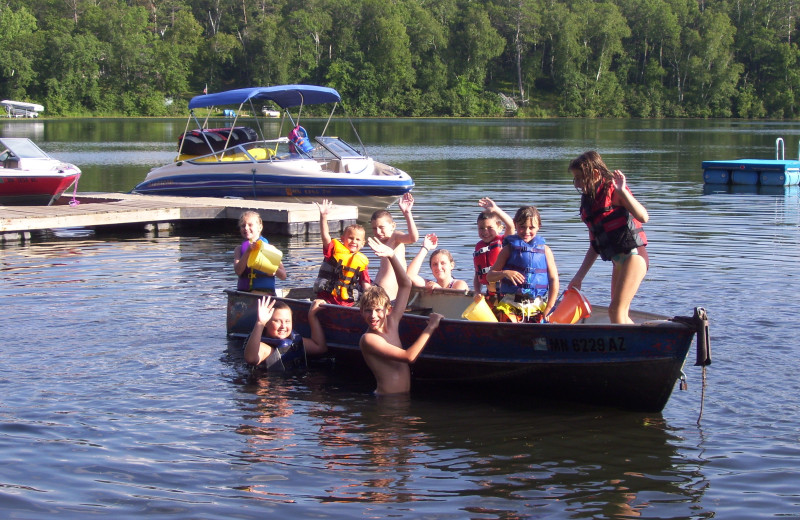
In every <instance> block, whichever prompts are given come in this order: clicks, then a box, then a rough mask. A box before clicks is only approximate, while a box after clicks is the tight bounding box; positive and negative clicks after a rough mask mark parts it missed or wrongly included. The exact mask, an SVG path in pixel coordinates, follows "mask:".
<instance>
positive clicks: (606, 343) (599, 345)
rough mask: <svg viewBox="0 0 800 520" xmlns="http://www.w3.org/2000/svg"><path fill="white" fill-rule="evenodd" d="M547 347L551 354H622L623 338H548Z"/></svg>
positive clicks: (623, 349) (623, 347)
mask: <svg viewBox="0 0 800 520" xmlns="http://www.w3.org/2000/svg"><path fill="white" fill-rule="evenodd" d="M547 347H548V350H550V351H552V352H569V351H570V350H572V351H573V352H624V351H625V338H624V337H616V338H614V337H609V338H574V339H572V340H567V339H561V338H549V339H548V342H547Z"/></svg>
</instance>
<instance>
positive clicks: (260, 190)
mask: <svg viewBox="0 0 800 520" xmlns="http://www.w3.org/2000/svg"><path fill="white" fill-rule="evenodd" d="M325 104H330V105H333V107H332V108H331V111H330V114H329V115H328V117H327V120H326V121H325V122H324V126H323V128H322V130H321V131H320V132H319V133H318V134H317V135H316V136H315V137H314V139H313V140H312V139H311V136H310V135H309V132H308V131H307V130H306V129H305V128H304V127H303V126H301V124H300V122H301V117H302V112H303V108H304V107H306V106H311V105H325ZM340 104H341V96H340V95H339V93H338V92H337V91H336V90H335V89H333V88H330V87H323V86H317V85H279V86H272V87H249V88H240V89H235V90H228V91H224V92H217V93H211V94H203V95H201V96H196V97H194V98H192V99H191V100H190V101H189V119H188V121H187V124H186V129H185V131H184V133H183V134H181V135H180V136H179V138H178V155H177V157H176V158H175V161H174V162H172V163H170V164H167V165H164V166H161V167H158V168H154V169H152V170H151V171H150V172H149V173H148V174H147V177H146V178H145V180H144V181H143V182H141V183H139V184H138V185H137V186H136V187H135V188H134V189H133V192H134V193H143V194H155V195H175V196H189V197H236V198H244V199H257V200H276V201H288V202H318V201H321V200H322V199H329V200H332V201H333V202H334V203H335V204H343V205H355V206H358V207H359V215H360V218H361V219H362V220H363V219H367V218H368V217H369V215H371V214H372V212H373V211H375V210H376V209H383V208H386V207H387V206H389V205H390V204H392V203H393V202H394V201H396V200H397V199H398V198H400V197H401V196H402V195H403V194H405V193H406V192H408V191H410V190H411V189H412V188H413V187H414V181H413V180H412V179H411V177H410V176H409V175H408V174H407V173H406V172H404V171H402V170H400V169H398V168H395V167H393V166H389V165H387V164H384V163H381V162H378V161H376V160H374V159H373V158H372V157H370V156H369V155H368V154H367V153H366V149H365V147H364V145H363V143H362V142H361V138H360V137H359V135H358V132H357V131H356V129H355V126H354V125H353V123H352V121H350V127H351V129H352V132H353V135H354V136H355V138H356V139H357V140H358V147H356V146H354V145H351V144H350V143H349V142H347V141H345V140H344V139H342V138H340V137H338V136H331V135H326V132H327V130H328V128H329V125H330V122H331V120H332V119H333V116H334V113H335V111H336V109H337V107H338V106H339V105H340ZM231 106H233V107H236V108H235V109H233V110H231V109H227V110H222V109H221V107H231ZM274 106H277V107H278V108H280V109H281V111H282V112H283V117H282V118H281V120H280V124H279V125H276V124H275V123H274V122H270V123H268V124H266V123H265V122H264V121H263V120H262V119H260V118H258V117H256V115H257V114H259V113H264V114H266V113H267V112H268V111H269V112H271V111H272V110H271V108H272V107H274ZM202 109H205V110H202ZM293 110H296V113H293V112H292V111H293ZM201 112H204V114H201ZM220 114H222V115H223V117H222V119H223V122H222V123H221V124H219V125H218V124H217V123H216V118H218V117H219V116H220ZM224 116H228V117H224ZM231 116H232V117H231ZM212 121H214V123H213V124H212ZM192 123H194V126H195V127H196V128H195V129H194V130H189V127H190V125H191V124H192ZM275 126H277V127H278V128H277V135H272V136H271V137H267V136H266V131H267V130H268V129H270V128H274V127H275Z"/></svg>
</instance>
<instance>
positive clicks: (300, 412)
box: [237, 370, 713, 518]
mask: <svg viewBox="0 0 800 520" xmlns="http://www.w3.org/2000/svg"><path fill="white" fill-rule="evenodd" d="M301 381H302V383H301V384H302V386H303V387H305V389H304V390H303V391H300V388H299V387H295V386H294V385H295V383H296V382H297V383H300V382H301ZM339 384H346V383H342V382H341V381H337V379H336V376H335V375H333V374H332V373H329V372H324V371H322V372H320V371H315V370H312V371H311V372H310V373H309V374H308V375H307V376H305V377H304V378H302V379H298V380H296V381H294V380H293V381H292V382H291V384H290V387H292V388H293V389H292V390H290V391H287V390H286V384H285V378H283V377H280V376H277V377H276V375H273V374H271V375H263V376H261V377H260V378H259V379H258V380H257V383H252V381H251V382H249V383H247V384H243V385H242V386H240V392H241V393H242V396H243V398H242V399H241V400H240V403H241V405H242V407H243V408H242V410H243V412H244V414H243V424H242V426H241V427H239V428H238V429H237V432H238V433H239V434H241V435H244V436H246V437H247V446H248V451H247V452H243V453H242V457H243V459H245V460H247V461H248V462H249V463H250V464H252V465H253V468H252V470H251V473H254V474H261V472H262V470H264V471H265V472H266V471H268V468H274V467H275V466H276V465H277V466H278V467H291V466H295V465H297V464H298V463H302V462H301V461H303V460H305V461H306V462H305V465H306V468H307V470H308V471H324V472H325V473H326V474H327V475H328V478H327V479H326V480H325V483H324V486H323V487H320V488H318V489H309V488H308V485H304V484H302V483H300V482H295V483H294V485H295V486H299V487H300V488H301V489H300V490H299V492H300V493H301V494H303V495H305V494H309V495H310V496H313V497H314V498H315V500H318V501H321V502H326V503H339V504H344V503H359V502H367V503H370V504H405V506H404V508H405V510H406V511H408V512H416V513H418V514H424V513H426V512H427V513H430V512H431V511H439V512H444V511H448V512H450V513H453V512H454V511H461V512H462V513H465V514H468V515H488V516H491V517H496V518H522V517H529V515H530V514H531V512H533V511H535V512H536V514H537V515H540V516H553V517H562V516H563V515H570V516H571V517H575V518H600V517H602V518H622V517H635V516H645V517H647V516H650V517H652V516H659V517H664V516H665V514H664V513H665V512H667V511H668V512H669V514H668V515H666V516H670V517H675V518H677V517H693V518H702V517H711V516H713V515H712V514H711V513H708V514H705V513H704V512H703V510H702V508H701V507H700V506H699V505H698V504H700V503H701V501H702V500H701V499H702V496H703V494H704V492H705V490H706V487H707V482H706V478H705V477H704V475H703V466H704V463H705V462H704V461H703V460H702V459H700V458H691V457H690V456H689V455H687V454H686V450H685V448H684V450H683V453H680V452H679V451H678V448H677V447H678V446H680V445H681V444H683V443H684V442H683V441H684V439H683V438H682V437H681V436H680V431H679V430H675V429H674V428H672V427H670V426H669V425H668V424H667V421H666V420H665V419H664V418H663V417H662V416H661V415H660V414H655V415H640V414H630V413H622V412H618V411H615V410H605V409H597V408H589V407H587V408H583V409H581V408H577V409H576V407H570V409H569V410H566V409H562V408H557V407H552V408H548V407H538V408H535V409H534V410H530V409H529V408H527V407H520V406H518V405H513V404H508V405H504V404H503V403H497V402H496V401H485V402H484V401H481V400H480V399H478V400H474V399H470V400H467V399H461V400H459V399H458V398H455V399H453V398H452V396H449V395H448V396H447V397H446V402H447V406H446V412H444V409H443V408H442V405H443V403H442V399H441V398H440V397H441V396H436V395H430V394H415V395H414V396H413V400H412V399H409V398H408V397H400V398H389V399H387V398H381V399H376V398H374V397H372V396H371V395H369V394H368V393H367V391H366V390H364V393H363V394H362V395H360V396H359V395H353V394H352V393H351V389H348V390H346V391H342V390H341V389H339V390H337V389H336V387H337V385H339ZM301 394H302V402H301V401H298V399H299V398H300V395H301ZM294 424H304V426H302V427H295V426H293V425H294ZM309 431H313V432H314V434H313V435H314V438H313V439H311V438H310V437H309ZM309 458H310V460H315V462H310V460H309ZM264 464H268V466H264V467H263V468H262V465H264ZM272 472H273V473H274V469H273V470H272ZM290 473H291V472H290ZM284 474H285V476H284V478H286V479H292V478H295V477H293V476H292V475H291V474H286V473H285V472H284ZM274 478H276V477H274ZM312 481H313V479H312ZM270 482H273V481H272V480H270ZM273 484H274V482H273ZM259 486H260V484H253V483H251V484H250V485H249V487H248V489H249V490H251V491H254V492H262V491H258V488H259ZM263 487H265V488H268V487H270V486H269V485H268V484H264V485H263ZM263 492H266V491H263ZM270 493H279V490H275V489H274V485H273V489H272V491H270ZM271 496H272V497H273V498H275V497H276V495H274V494H273V495H271ZM476 497H480V499H479V500H476ZM445 502H446V504H447V507H446V508H445V507H444V506H443V504H444V503H445ZM412 504H413V505H412Z"/></svg>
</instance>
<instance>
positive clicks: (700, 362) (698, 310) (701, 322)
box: [673, 307, 711, 426]
mask: <svg viewBox="0 0 800 520" xmlns="http://www.w3.org/2000/svg"><path fill="white" fill-rule="evenodd" d="M673 321H676V322H679V323H683V324H685V325H688V326H690V327H694V329H695V332H696V333H697V358H696V361H695V364H694V366H696V367H702V386H701V388H700V414H699V415H698V417H697V425H698V426H699V425H700V420H701V419H702V417H703V404H704V403H705V399H706V367H707V366H708V365H710V364H711V336H710V335H709V333H708V313H707V312H706V310H705V309H704V308H702V307H695V308H694V316H692V317H691V318H689V317H686V316H676V317H675V318H673ZM681 375H682V376H683V372H681ZM685 384H686V380H685V376H683V377H682V378H681V390H685V389H686V387H685Z"/></svg>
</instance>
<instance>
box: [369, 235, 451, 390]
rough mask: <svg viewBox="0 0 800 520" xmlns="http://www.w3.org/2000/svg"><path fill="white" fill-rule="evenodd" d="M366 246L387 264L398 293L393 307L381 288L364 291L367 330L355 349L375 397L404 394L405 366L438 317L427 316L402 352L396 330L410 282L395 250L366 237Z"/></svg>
mask: <svg viewBox="0 0 800 520" xmlns="http://www.w3.org/2000/svg"><path fill="white" fill-rule="evenodd" d="M369 246H370V247H371V248H372V250H373V251H375V254H376V255H378V257H380V259H381V260H387V261H389V262H391V265H392V268H393V271H394V274H395V276H396V280H395V282H396V284H397V287H398V290H397V298H396V300H395V302H394V306H392V304H391V303H390V300H389V296H388V295H387V294H386V291H385V290H384V289H383V288H382V287H380V286H378V285H373V286H372V287H370V288H369V289H368V290H367V291H365V293H364V295H363V296H362V298H361V302H360V307H361V316H363V317H364V321H366V322H367V325H368V330H367V332H366V333H364V335H363V336H361V341H359V347H360V348H361V353H362V355H363V356H364V360H365V361H366V362H367V365H368V366H369V368H370V370H372V373H373V375H374V376H375V379H376V380H377V382H378V387H377V388H376V389H375V393H376V394H377V395H389V394H403V393H408V392H409V391H410V389H411V368H410V367H409V365H410V364H411V363H413V362H414V361H416V360H417V357H418V356H419V355H420V353H421V352H422V350H423V349H424V348H425V345H427V343H428V340H429V339H430V337H431V335H432V334H433V332H434V331H435V330H436V328H437V327H438V326H439V321H440V320H441V319H442V315H441V314H436V313H431V315H430V316H429V318H428V324H427V326H426V327H425V329H424V330H423V331H422V333H421V334H420V335H419V337H418V338H417V339H416V341H414V343H413V344H411V346H409V347H408V349H403V346H402V343H401V342H400V333H399V331H398V327H399V326H400V320H401V319H402V317H403V312H404V311H405V308H406V304H407V303H408V297H409V294H410V293H411V279H410V278H409V277H408V275H407V274H406V270H405V266H404V265H403V263H402V261H401V260H400V258H399V255H398V254H397V251H396V250H394V249H392V248H391V247H389V246H388V245H386V244H384V243H382V242H381V241H380V240H378V239H376V238H375V237H370V238H369Z"/></svg>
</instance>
